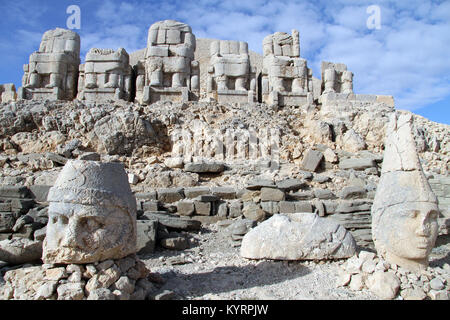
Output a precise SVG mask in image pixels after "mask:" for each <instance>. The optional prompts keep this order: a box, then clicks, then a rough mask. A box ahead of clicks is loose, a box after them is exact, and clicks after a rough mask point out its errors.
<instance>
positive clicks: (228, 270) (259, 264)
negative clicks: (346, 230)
mask: <svg viewBox="0 0 450 320" xmlns="http://www.w3.org/2000/svg"><path fill="white" fill-rule="evenodd" d="M186 236H187V237H188V238H189V241H190V243H191V248H190V249H186V250H183V251H171V250H165V249H162V248H160V247H158V248H157V250H156V251H155V252H154V253H153V254H148V255H141V256H140V258H141V259H142V260H143V261H144V263H145V264H146V265H147V267H149V269H150V270H151V271H152V272H153V273H159V275H160V276H161V277H162V278H163V280H164V284H163V285H162V286H161V287H160V288H159V291H158V292H164V291H165V290H169V291H172V292H174V293H175V294H176V296H175V298H176V299H182V300H184V299H186V300H222V299H226V300H378V299H379V298H378V297H377V296H375V295H374V294H372V293H371V292H370V291H368V290H363V291H351V290H350V289H348V288H343V287H339V288H338V287H336V284H335V283H336V279H337V275H338V271H339V269H340V265H341V264H342V263H343V262H344V261H345V260H341V261H330V262H318V263H316V262H312V261H292V262H287V261H271V260H259V261H255V260H247V259H244V258H241V257H240V255H239V247H233V245H232V242H231V239H230V234H229V233H228V232H227V230H226V229H223V228H220V227H218V226H217V225H216V224H212V225H209V226H206V227H204V228H202V230H201V231H200V232H199V233H198V234H194V233H186ZM445 263H447V264H450V237H449V236H448V235H447V236H441V237H439V238H438V240H437V242H436V246H435V248H434V249H433V251H432V254H431V256H430V266H431V267H433V268H435V267H442V266H443V265H444V264H445ZM2 275H3V274H2ZM2 286H3V277H0V292H1V291H2Z"/></svg>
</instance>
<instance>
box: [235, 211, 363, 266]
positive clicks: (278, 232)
mask: <svg viewBox="0 0 450 320" xmlns="http://www.w3.org/2000/svg"><path fill="white" fill-rule="evenodd" d="M355 248H356V244H355V241H354V239H353V237H352V236H351V234H350V233H349V232H347V231H346V230H345V229H344V228H343V227H342V226H340V225H338V224H336V223H334V222H332V221H329V220H327V219H323V218H320V217H318V216H317V215H315V214H312V213H294V214H289V215H275V216H273V217H272V218H270V219H268V220H266V221H264V222H262V223H261V224H260V225H259V226H258V227H256V228H254V229H252V230H251V231H250V232H249V233H247V234H246V235H245V237H244V239H243V241H242V247H241V252H240V253H241V256H242V257H244V258H248V259H274V260H324V259H340V258H348V257H351V256H352V255H353V254H354V253H355Z"/></svg>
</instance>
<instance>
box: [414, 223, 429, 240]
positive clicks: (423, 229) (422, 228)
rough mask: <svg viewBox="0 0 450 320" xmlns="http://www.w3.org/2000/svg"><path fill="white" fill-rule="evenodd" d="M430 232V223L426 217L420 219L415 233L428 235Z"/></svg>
mask: <svg viewBox="0 0 450 320" xmlns="http://www.w3.org/2000/svg"><path fill="white" fill-rule="evenodd" d="M430 234H431V226H430V223H429V222H428V221H427V220H426V219H421V220H420V222H419V225H418V226H417V228H416V235H418V236H421V237H429V236H430Z"/></svg>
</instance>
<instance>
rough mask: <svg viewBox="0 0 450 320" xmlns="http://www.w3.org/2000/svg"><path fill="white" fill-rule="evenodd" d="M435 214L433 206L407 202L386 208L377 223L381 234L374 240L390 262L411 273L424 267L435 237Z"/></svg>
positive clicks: (436, 227)
mask: <svg viewBox="0 0 450 320" xmlns="http://www.w3.org/2000/svg"><path fill="white" fill-rule="evenodd" d="M438 212H439V211H438V207H437V205H436V204H435V203H432V202H407V203H404V204H398V205H393V206H390V207H388V208H386V209H385V211H384V213H383V214H382V216H381V217H380V221H379V224H380V225H382V226H383V231H382V232H378V234H377V237H376V238H377V241H379V245H380V246H381V247H383V248H384V251H385V255H386V256H387V257H388V258H389V260H390V261H392V262H394V263H397V264H399V265H404V264H405V263H406V264H407V265H409V266H410V267H411V268H413V269H417V268H420V265H426V264H427V260H428V255H429V254H430V252H431V249H432V248H433V246H434V243H435V241H436V237H437V233H438V223H437V217H438ZM398 262H400V263H398Z"/></svg>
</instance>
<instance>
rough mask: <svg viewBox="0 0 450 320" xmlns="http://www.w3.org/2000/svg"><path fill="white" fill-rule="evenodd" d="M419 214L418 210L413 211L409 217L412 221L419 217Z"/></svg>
mask: <svg viewBox="0 0 450 320" xmlns="http://www.w3.org/2000/svg"><path fill="white" fill-rule="evenodd" d="M418 214H419V212H418V211H417V210H413V211H411V212H409V214H408V216H409V217H410V218H412V219H414V218H416V217H417V215H418Z"/></svg>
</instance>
